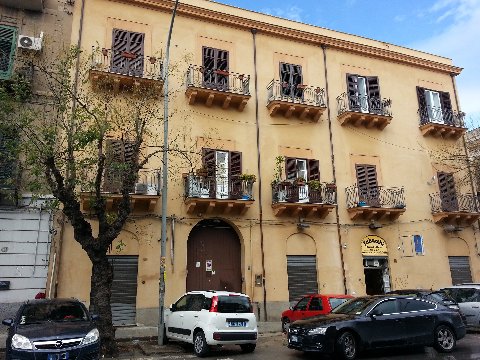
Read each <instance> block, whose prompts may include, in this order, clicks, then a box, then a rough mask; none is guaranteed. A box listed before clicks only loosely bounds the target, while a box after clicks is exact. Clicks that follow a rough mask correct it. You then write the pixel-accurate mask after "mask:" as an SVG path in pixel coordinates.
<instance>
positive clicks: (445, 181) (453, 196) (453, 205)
mask: <svg viewBox="0 0 480 360" xmlns="http://www.w3.org/2000/svg"><path fill="white" fill-rule="evenodd" d="M437 179H438V188H439V190H440V200H441V202H442V211H458V209H459V207H458V197H457V191H456V189H455V179H454V178H453V174H452V173H446V172H442V171H440V172H438V173H437Z"/></svg>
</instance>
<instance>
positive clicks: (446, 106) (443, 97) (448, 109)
mask: <svg viewBox="0 0 480 360" xmlns="http://www.w3.org/2000/svg"><path fill="white" fill-rule="evenodd" d="M439 93H440V102H441V106H442V114H443V122H444V123H445V124H448V125H453V124H454V121H453V114H452V102H451V101H450V94H449V93H448V92H439Z"/></svg>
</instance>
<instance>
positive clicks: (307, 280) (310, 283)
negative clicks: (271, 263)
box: [287, 255, 318, 302]
mask: <svg viewBox="0 0 480 360" xmlns="http://www.w3.org/2000/svg"><path fill="white" fill-rule="evenodd" d="M287 273H288V293H289V301H290V302H292V301H296V300H298V299H299V298H300V297H301V296H302V295H305V294H316V293H318V281H317V263H316V258H315V256H310V255H294V256H292V255H289V256H287Z"/></svg>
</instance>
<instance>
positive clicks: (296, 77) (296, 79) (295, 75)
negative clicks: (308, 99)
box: [291, 65, 303, 98]
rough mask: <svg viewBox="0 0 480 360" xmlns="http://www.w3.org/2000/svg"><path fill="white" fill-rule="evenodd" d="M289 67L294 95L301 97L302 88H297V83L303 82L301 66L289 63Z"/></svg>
mask: <svg viewBox="0 0 480 360" xmlns="http://www.w3.org/2000/svg"><path fill="white" fill-rule="evenodd" d="M291 69H292V70H291V74H292V76H291V83H292V85H293V88H294V89H295V96H296V97H299V98H301V97H303V89H302V88H299V87H298V85H302V84H303V76H302V67H301V66H300V65H291Z"/></svg>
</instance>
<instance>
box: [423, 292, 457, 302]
mask: <svg viewBox="0 0 480 360" xmlns="http://www.w3.org/2000/svg"><path fill="white" fill-rule="evenodd" d="M427 297H428V298H430V299H432V300H434V301H436V302H439V303H444V304H455V301H454V300H453V299H452V298H451V297H450V296H448V295H447V294H445V293H443V292H440V291H437V292H433V293H430V294H428V296H427Z"/></svg>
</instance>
